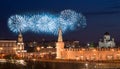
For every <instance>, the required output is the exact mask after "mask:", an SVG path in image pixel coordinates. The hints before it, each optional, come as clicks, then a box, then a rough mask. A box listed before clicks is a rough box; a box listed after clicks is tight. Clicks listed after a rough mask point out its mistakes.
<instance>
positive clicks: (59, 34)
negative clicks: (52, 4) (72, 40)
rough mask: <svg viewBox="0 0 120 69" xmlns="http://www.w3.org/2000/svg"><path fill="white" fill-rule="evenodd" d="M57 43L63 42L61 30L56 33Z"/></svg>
mask: <svg viewBox="0 0 120 69" xmlns="http://www.w3.org/2000/svg"><path fill="white" fill-rule="evenodd" d="M58 42H63V38H62V29H61V28H59V31H58Z"/></svg>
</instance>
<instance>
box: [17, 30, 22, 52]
mask: <svg viewBox="0 0 120 69" xmlns="http://www.w3.org/2000/svg"><path fill="white" fill-rule="evenodd" d="M23 50H24V43H23V37H22V33H21V32H20V33H19V35H18V41H17V51H18V52H22V51H23Z"/></svg>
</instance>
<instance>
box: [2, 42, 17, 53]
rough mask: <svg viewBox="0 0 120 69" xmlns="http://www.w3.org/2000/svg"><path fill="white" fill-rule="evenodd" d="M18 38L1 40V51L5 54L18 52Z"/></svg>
mask: <svg viewBox="0 0 120 69" xmlns="http://www.w3.org/2000/svg"><path fill="white" fill-rule="evenodd" d="M16 43H17V41H16V40H0V53H1V54H3V55H7V54H16Z"/></svg>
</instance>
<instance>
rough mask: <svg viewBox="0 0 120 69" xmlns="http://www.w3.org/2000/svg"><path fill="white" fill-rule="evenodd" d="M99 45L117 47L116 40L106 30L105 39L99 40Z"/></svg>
mask: <svg viewBox="0 0 120 69" xmlns="http://www.w3.org/2000/svg"><path fill="white" fill-rule="evenodd" d="M99 47H115V41H114V38H112V39H111V38H110V34H109V33H108V32H106V33H105V34H104V38H103V40H102V39H100V41H99Z"/></svg>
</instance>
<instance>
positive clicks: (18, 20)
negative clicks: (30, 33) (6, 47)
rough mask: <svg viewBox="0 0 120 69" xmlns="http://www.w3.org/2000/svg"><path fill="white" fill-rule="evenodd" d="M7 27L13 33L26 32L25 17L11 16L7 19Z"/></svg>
mask: <svg viewBox="0 0 120 69" xmlns="http://www.w3.org/2000/svg"><path fill="white" fill-rule="evenodd" d="M8 27H9V28H10V30H11V31H13V32H20V31H22V32H25V31H26V30H27V29H26V27H27V25H26V20H25V17H24V16H20V15H15V16H11V17H10V18H9V19H8Z"/></svg>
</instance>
